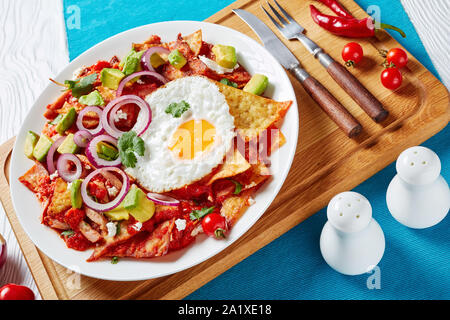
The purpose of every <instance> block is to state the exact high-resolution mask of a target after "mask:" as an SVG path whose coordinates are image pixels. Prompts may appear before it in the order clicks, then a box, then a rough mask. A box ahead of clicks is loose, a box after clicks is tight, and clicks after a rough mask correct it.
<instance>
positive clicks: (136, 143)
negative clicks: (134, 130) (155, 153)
mask: <svg viewBox="0 0 450 320" xmlns="http://www.w3.org/2000/svg"><path fill="white" fill-rule="evenodd" d="M133 147H134V151H135V152H136V153H137V154H138V155H140V156H141V157H143V156H144V152H145V144H144V140H142V139H141V138H140V137H138V136H135V137H134V138H133Z"/></svg>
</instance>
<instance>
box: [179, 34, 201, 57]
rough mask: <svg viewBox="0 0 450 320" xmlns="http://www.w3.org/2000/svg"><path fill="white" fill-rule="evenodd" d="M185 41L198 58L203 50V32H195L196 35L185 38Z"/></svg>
mask: <svg viewBox="0 0 450 320" xmlns="http://www.w3.org/2000/svg"><path fill="white" fill-rule="evenodd" d="M183 39H184V41H186V42H187V44H188V45H189V47H190V48H191V50H192V52H193V53H194V55H196V56H198V54H199V53H200V50H201V49H202V44H203V42H202V30H198V31H195V32H194V33H192V34H190V35H188V36H185V37H183Z"/></svg>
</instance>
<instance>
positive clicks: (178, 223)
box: [175, 219, 186, 231]
mask: <svg viewBox="0 0 450 320" xmlns="http://www.w3.org/2000/svg"><path fill="white" fill-rule="evenodd" d="M175 225H176V227H177V229H178V231H183V230H184V229H186V220H184V219H177V220H175Z"/></svg>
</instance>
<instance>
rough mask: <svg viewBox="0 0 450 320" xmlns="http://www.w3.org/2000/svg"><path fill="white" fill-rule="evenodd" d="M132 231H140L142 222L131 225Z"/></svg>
mask: <svg viewBox="0 0 450 320" xmlns="http://www.w3.org/2000/svg"><path fill="white" fill-rule="evenodd" d="M131 227H132V228H133V229H134V230H136V231H141V228H142V222H139V221H138V222H136V223H135V224H133V225H132V226H131Z"/></svg>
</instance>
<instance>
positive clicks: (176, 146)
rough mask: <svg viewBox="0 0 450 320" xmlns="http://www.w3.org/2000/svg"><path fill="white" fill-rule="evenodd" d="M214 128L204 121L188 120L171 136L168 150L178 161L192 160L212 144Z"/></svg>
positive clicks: (214, 134)
mask: <svg viewBox="0 0 450 320" xmlns="http://www.w3.org/2000/svg"><path fill="white" fill-rule="evenodd" d="M215 136H216V128H215V127H214V126H213V125H212V124H211V123H210V122H208V121H206V120H189V121H186V122H185V123H183V124H181V125H180V126H179V127H178V128H177V130H176V131H175V133H174V134H173V136H172V141H171V143H170V144H169V149H170V150H171V151H172V152H173V153H174V154H175V155H176V156H177V157H178V158H180V159H183V160H192V159H194V158H195V157H196V155H197V154H199V153H203V152H205V151H207V150H208V149H209V148H210V147H211V146H212V145H213V143H214V140H215Z"/></svg>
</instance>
